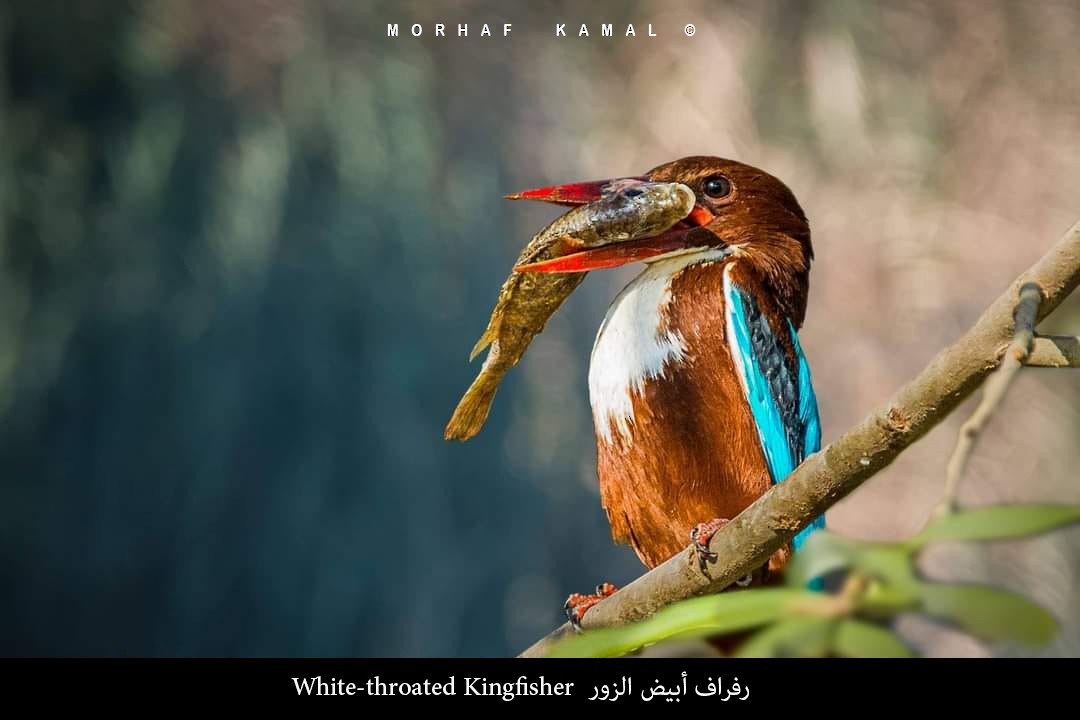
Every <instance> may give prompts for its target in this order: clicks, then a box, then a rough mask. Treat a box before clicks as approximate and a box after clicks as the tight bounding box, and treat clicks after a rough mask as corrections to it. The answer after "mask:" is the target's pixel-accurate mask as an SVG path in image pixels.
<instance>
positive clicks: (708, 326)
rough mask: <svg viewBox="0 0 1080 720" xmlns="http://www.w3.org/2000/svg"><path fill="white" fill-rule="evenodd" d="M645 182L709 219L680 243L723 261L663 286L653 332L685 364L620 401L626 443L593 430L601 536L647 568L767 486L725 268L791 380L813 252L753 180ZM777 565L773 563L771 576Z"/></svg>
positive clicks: (708, 162) (787, 198)
mask: <svg viewBox="0 0 1080 720" xmlns="http://www.w3.org/2000/svg"><path fill="white" fill-rule="evenodd" d="M717 174H723V175H724V176H725V177H726V178H728V179H729V180H730V182H731V186H732V191H731V193H730V195H729V196H728V197H726V198H723V199H721V200H719V201H712V200H711V199H710V198H708V197H707V196H705V195H704V194H702V193H701V191H700V185H701V181H702V180H703V179H704V178H708V177H712V176H715V175H717ZM648 177H649V178H650V179H651V180H664V181H678V182H682V183H684V184H686V185H688V186H690V187H691V188H695V189H696V190H698V194H699V202H700V203H702V204H703V205H705V206H706V207H707V208H708V209H709V211H710V212H711V213H712V214H713V216H714V217H713V219H712V220H711V221H710V222H708V223H707V224H705V225H704V226H702V227H699V228H696V229H694V230H692V231H691V235H696V236H697V239H696V240H695V242H694V244H695V245H700V246H702V247H703V248H704V247H709V248H717V249H723V248H727V249H729V250H730V251H731V254H730V255H729V256H727V257H724V258H722V259H719V260H709V261H702V262H699V263H692V264H689V265H687V266H686V267H685V268H684V269H681V270H679V271H678V272H676V273H675V274H674V275H673V276H672V278H671V281H670V300H669V301H668V303H667V304H666V305H665V306H664V307H663V308H661V311H660V313H659V317H660V318H661V326H660V327H659V328H658V332H659V333H661V334H663V333H668V332H670V331H673V330H677V331H678V332H679V334H680V335H681V337H682V338H683V340H684V344H685V347H686V348H687V351H686V353H685V356H684V357H683V358H682V359H681V361H678V362H672V363H670V364H669V365H667V366H666V367H665V369H664V372H663V374H662V376H660V377H657V378H650V379H648V380H646V381H645V382H644V384H643V386H642V387H641V389H640V391H631V393H632V394H631V403H632V407H633V422H632V423H631V424H630V426H629V429H630V432H629V437H626V436H623V435H620V433H618V432H616V428H615V427H614V424H612V425H611V426H610V427H609V428H600V427H598V428H597V450H598V461H597V471H598V475H599V481H600V492H601V498H602V502H603V505H604V509H605V511H606V512H607V516H608V520H609V522H610V523H611V530H612V536H613V537H614V538H615V540H616V541H619V542H626V543H629V544H630V545H631V546H632V547H633V548H634V551H635V552H636V553H637V555H638V557H639V558H640V559H641V561H642V562H643V563H644V564H645V565H646V566H648V567H654V566H656V565H657V564H659V563H661V562H663V561H664V560H666V559H667V558H669V557H670V556H672V555H673V554H675V553H677V552H679V551H680V550H682V549H683V548H685V547H686V545H687V542H688V537H689V533H690V530H691V528H693V527H694V526H695V525H696V524H698V523H701V522H703V521H706V520H709V519H711V518H714V517H720V518H733V517H735V516H736V515H737V514H738V513H739V512H741V511H742V510H743V509H744V508H746V507H747V506H748V505H749V504H750V503H752V502H753V501H754V500H755V499H757V498H758V497H759V496H760V495H761V494H762V493H763V492H765V491H766V490H767V489H768V488H769V487H770V485H771V484H772V481H771V478H770V475H769V471H768V469H767V465H766V462H765V457H764V454H763V451H762V448H761V444H760V441H759V437H758V431H757V428H756V426H755V424H754V420H753V416H752V414H751V412H750V408H749V406H748V404H747V402H746V400H745V396H744V391H743V388H742V386H741V384H740V379H739V377H738V375H737V374H736V368H735V364H734V360H733V358H732V354H731V351H730V350H729V345H728V338H727V324H726V319H725V317H726V316H725V297H724V274H725V272H726V271H728V268H730V272H731V273H732V279H733V280H734V281H735V282H737V284H738V285H739V286H740V287H741V288H743V289H744V290H745V291H746V292H749V293H750V294H752V296H753V297H754V299H755V300H756V302H757V304H758V306H759V307H760V309H761V311H762V313H763V314H764V315H765V317H766V318H767V319H768V322H769V325H770V327H771V329H772V331H773V333H774V334H775V335H776V336H777V337H778V338H780V339H781V343H782V345H783V349H784V354H785V355H786V356H787V360H788V362H789V363H790V367H791V368H792V370H793V371H795V372H797V368H796V358H795V352H794V348H793V346H792V344H791V341H790V337H789V334H788V332H787V328H786V319H787V318H790V319H791V321H792V323H793V324H794V325H795V327H796V328H797V327H799V326H801V324H802V321H803V317H804V315H805V311H806V297H807V289H808V277H809V267H810V260H811V258H812V249H811V245H810V232H809V227H808V225H807V222H806V218H805V215H804V214H803V212H802V210H801V208H800V207H799V205H798V203H797V201H796V200H795V198H794V196H793V195H792V194H791V192H790V190H788V188H787V187H786V186H785V185H784V184H783V183H781V182H780V181H779V180H777V179H776V178H774V177H772V176H771V175H768V174H767V173H764V172H762V171H760V170H757V169H756V168H752V167H750V166H747V165H743V164H741V163H737V162H733V161H728V160H721V159H717V158H704V157H694V158H686V159H683V160H680V161H677V162H674V163H670V164H668V165H663V166H660V167H658V168H655V169H654V170H652V171H651V172H650V173H649V174H648ZM594 406H595V399H594ZM596 421H597V422H598V423H601V422H611V421H610V420H608V419H606V418H603V417H597V418H596ZM609 437H610V438H611V441H610V442H609V441H608V439H607V438H609ZM787 554H788V553H787V552H786V551H784V552H782V553H780V554H779V555H778V556H776V557H775V558H774V562H773V563H772V564H773V569H777V567H779V566H780V565H782V563H783V561H784V560H785V559H786V557H787Z"/></svg>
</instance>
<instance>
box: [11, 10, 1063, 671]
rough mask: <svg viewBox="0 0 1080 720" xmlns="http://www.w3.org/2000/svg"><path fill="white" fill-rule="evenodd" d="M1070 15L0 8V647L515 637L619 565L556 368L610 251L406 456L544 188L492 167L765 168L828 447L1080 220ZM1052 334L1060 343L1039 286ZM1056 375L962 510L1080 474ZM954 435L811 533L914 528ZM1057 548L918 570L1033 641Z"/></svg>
mask: <svg viewBox="0 0 1080 720" xmlns="http://www.w3.org/2000/svg"><path fill="white" fill-rule="evenodd" d="M388 22H397V23H399V24H400V26H401V28H400V32H401V36H400V37H397V38H388V37H386V27H385V26H386V23H388ZM413 22H419V23H422V24H423V27H424V34H423V35H422V36H421V37H420V38H413V37H411V36H410V35H409V33H408V26H409V25H410V24H411V23H413ZM436 22H443V23H446V24H447V25H448V27H451V28H453V27H456V24H457V23H466V22H467V23H469V24H470V36H469V37H468V38H457V37H453V36H452V37H449V38H434V37H433V34H434V23H436ZM484 22H487V23H490V25H491V27H492V29H493V35H494V37H491V38H486V37H485V38H481V37H479V36H478V35H479V32H480V25H481V24H482V23H484ZM504 22H512V23H513V31H512V34H511V36H510V37H509V38H503V37H501V27H502V23H504ZM556 22H565V23H567V28H568V35H570V37H568V38H559V39H556V38H554V24H555V23H556ZM582 22H585V23H588V24H589V29H590V35H591V36H590V37H589V38H584V37H577V28H578V26H579V25H580V23H582ZM601 22H610V23H613V24H614V26H615V30H616V33H615V34H616V37H613V38H601V37H598V35H599V24H600V23H601ZM649 22H651V23H653V25H654V28H655V32H656V33H657V34H658V36H657V37H656V38H647V37H643V35H644V34H645V29H644V26H645V24H647V23H649ZM691 22H692V23H694V24H695V25H696V26H697V32H696V34H695V35H694V36H693V37H692V38H691V37H687V36H686V35H685V34H684V32H683V27H684V25H685V24H686V23H691ZM627 23H634V24H635V27H636V29H637V32H638V37H636V38H626V37H624V36H623V33H624V32H625V26H626V24H627ZM452 32H453V31H452ZM1078 36H1080V4H1078V3H1075V2H1031V3H1020V2H1007V1H993V0H980V1H977V2H976V1H974V0H973V1H971V2H956V3H938V2H929V1H927V2H881V3H866V2H841V1H835V2H815V3H806V2H797V1H795V0H791V1H787V2H785V1H779V0H778V1H774V2H750V1H749V0H746V1H744V2H728V3H711V2H704V0H701V1H700V2H689V3H685V4H671V3H659V2H657V3H647V2H639V3H611V4H610V6H609V7H605V6H603V5H593V4H590V6H589V8H588V9H581V8H580V7H578V6H577V4H575V3H569V2H567V3H548V4H542V3H529V4H528V5H525V4H521V5H519V6H516V7H515V6H508V5H506V4H504V3H495V2H469V3H461V4H450V3H421V2H407V3H366V2H345V1H340V0H339V1H331V0H326V1H324V2H306V3H301V2H295V1H291V0H263V1H261V2H242V1H240V0H229V1H224V2H223V1H220V0H218V1H213V0H154V1H153V2H145V3H143V2H138V3H136V2H130V3H129V2H119V1H114V2H102V1H100V0H87V1H85V2H78V3H68V2H59V1H58V0H37V1H35V2H26V1H22V0H18V1H16V2H8V3H4V5H3V6H2V7H0V653H3V654H7V655H121V656H127V655H170V656H171V655H180V656H188V655H215V656H217V655H226V656H231V655H318V656H329V655H441V656H455V655H505V654H511V653H513V652H515V651H517V650H519V649H521V648H522V647H524V646H525V645H527V644H528V643H529V642H531V641H532V640H533V639H535V637H537V636H539V635H540V634H542V633H543V632H545V631H546V630H547V629H549V628H550V627H552V626H553V625H554V624H556V623H557V622H558V621H559V620H560V619H561V616H560V610H561V604H562V601H563V599H564V598H565V596H566V594H567V593H569V592H571V591H575V590H586V589H588V588H591V587H592V586H593V585H595V584H596V582H597V581H599V580H611V581H614V582H616V583H623V582H626V581H627V580H629V579H631V578H632V577H634V576H635V575H637V574H638V573H639V572H640V570H641V568H640V566H639V565H638V563H637V561H636V559H635V558H634V557H633V554H632V553H631V552H630V551H629V550H628V549H627V548H625V547H616V546H614V545H612V544H611V542H610V538H609V535H608V530H607V526H606V522H605V519H604V516H603V512H602V510H601V508H600V505H599V501H598V497H597V493H596V489H595V458H594V452H595V447H594V443H593V438H592V428H591V420H590V417H589V413H588V405H587V398H586V386H585V376H586V368H587V358H588V351H589V348H590V347H591V342H592V337H593V335H594V333H595V331H596V328H597V327H598V325H599V323H600V320H601V319H602V317H603V312H604V309H605V307H606V305H607V303H608V302H609V301H610V299H611V298H612V297H613V296H614V293H615V292H616V291H617V290H618V288H619V287H621V285H622V284H624V283H625V282H626V281H627V279H628V278H629V277H631V276H632V274H633V273H634V272H636V271H637V269H636V268H624V269H621V270H619V271H617V272H612V273H607V274H594V276H592V277H590V278H589V280H588V281H587V282H586V283H585V284H584V285H583V287H582V288H581V290H579V291H578V292H577V293H576V294H575V295H574V296H573V297H572V298H571V299H570V300H569V301H568V303H567V304H566V306H565V307H564V308H563V309H562V310H560V312H559V313H558V314H557V316H556V317H555V318H554V319H553V321H552V323H551V324H550V326H549V328H548V330H547V331H546V332H545V333H544V335H543V336H541V337H540V338H538V340H537V341H536V342H535V344H534V346H533V347H532V348H531V349H530V351H529V355H528V356H527V357H526V359H525V361H524V362H523V364H522V366H521V367H519V368H517V369H515V370H514V371H513V372H512V373H511V374H510V375H509V376H508V378H507V380H506V382H505V384H504V386H503V389H502V391H501V392H500V394H499V396H498V397H497V399H496V401H495V405H494V409H493V411H492V415H491V417H490V419H489V421H488V424H487V426H486V427H485V429H484V431H483V432H482V433H481V434H480V435H479V436H478V437H477V438H475V439H474V440H472V441H470V442H469V443H468V444H466V445H464V446H462V445H457V444H453V445H451V444H447V443H444V442H443V441H442V438H441V431H442V427H443V425H444V423H445V421H446V419H447V418H448V416H449V413H450V411H451V409H452V408H453V406H454V404H455V403H456V402H457V399H458V397H459V396H460V393H461V392H462V391H463V390H464V389H465V387H467V385H468V383H469V381H470V380H471V379H472V377H473V374H474V373H475V371H476V370H477V368H478V364H477V365H473V366H469V365H468V364H467V363H466V357H467V354H468V351H469V349H470V348H471V347H472V344H473V342H474V341H475V339H476V337H477V336H478V335H479V333H480V331H481V330H482V329H483V327H484V324H485V323H486V319H487V314H488V312H489V311H490V308H491V305H492V304H493V302H494V299H495V296H496V293H497V289H498V286H499V284H500V283H501V282H502V279H503V278H504V277H505V274H506V272H507V270H508V269H509V266H510V263H511V262H512V260H513V258H514V257H515V256H516V254H517V252H518V250H519V249H520V247H521V246H522V245H523V244H524V242H526V241H527V239H528V238H529V237H530V236H531V235H532V233H533V232H535V231H536V230H538V229H539V228H540V227H542V226H543V225H544V224H545V223H546V222H547V221H549V220H550V219H551V218H552V217H554V215H555V214H556V211H554V210H553V209H551V208H545V207H540V206H527V205H522V204H510V203H506V202H504V201H501V200H500V199H499V198H500V196H501V195H503V194H504V193H506V192H510V191H514V190H519V189H523V188H526V187H535V186H539V185H546V184H550V183H553V182H565V181H571V180H578V179H589V178H598V177H607V176H615V175H621V174H628V173H640V172H643V171H644V170H646V169H648V168H649V167H652V166H653V165H656V164H659V163H661V162H664V161H667V160H670V159H673V158H675V157H679V156H682V155H689V154H717V155H724V156H729V157H735V158H738V159H740V160H743V161H746V162H750V163H752V164H755V165H759V166H761V167H763V168H766V169H768V170H769V171H771V172H773V173H775V174H777V175H778V176H780V177H781V178H783V179H784V180H785V181H786V182H788V184H789V185H791V187H792V189H793V190H794V191H795V193H796V195H797V196H798V197H799V198H800V200H801V201H802V203H803V205H804V207H805V208H806V210H807V213H808V215H809V217H810V220H811V224H812V227H813V229H814V234H815V235H814V237H815V245H816V249H817V256H818V262H817V265H816V266H815V270H814V273H813V279H812V282H813V289H812V292H811V305H810V312H809V316H808V320H807V326H806V329H805V331H804V333H803V338H804V339H803V346H804V348H805V349H806V352H807V354H808V356H809V358H810V361H811V365H812V367H813V369H814V373H815V380H816V385H817V393H818V396H819V398H820V400H821V406H822V407H821V410H822V415H823V429H824V440H825V441H826V442H828V441H830V440H832V439H834V438H835V437H836V436H837V435H838V434H839V433H840V432H841V431H843V430H844V429H845V428H846V427H847V426H849V425H850V424H851V423H853V422H855V421H857V420H859V419H861V418H862V417H863V416H864V415H865V414H866V413H867V412H868V411H869V410H870V409H871V408H872V407H873V406H874V405H875V404H877V403H879V402H881V401H883V400H884V399H885V398H886V397H888V395H889V394H890V393H891V392H892V391H893V390H894V389H895V388H896V387H897V386H898V385H899V384H900V383H901V382H902V381H903V380H905V379H906V378H907V377H909V376H910V375H911V374H912V373H914V372H915V371H916V370H917V369H918V368H920V367H921V366H922V365H923V364H924V363H925V362H926V361H927V360H928V359H929V358H930V357H931V356H932V354H933V353H934V352H935V351H936V350H937V349H938V348H940V347H941V346H942V345H943V344H944V343H946V342H948V341H949V340H950V339H952V338H953V337H955V336H956V335H958V334H959V332H961V331H962V330H963V328H965V327H966V326H967V325H968V324H970V323H971V322H972V321H973V320H974V318H975V317H977V316H978V314H979V312H980V310H981V308H982V307H983V306H984V305H985V304H986V303H987V302H988V301H989V300H990V299H992V298H993V297H995V296H996V295H997V293H998V292H1000V290H1001V289H1002V288H1004V287H1005V286H1006V284H1007V283H1008V282H1009V281H1010V280H1011V279H1012V278H1013V277H1014V276H1015V275H1016V274H1017V273H1019V272H1020V271H1021V270H1022V269H1023V268H1025V267H1026V266H1027V265H1028V264H1029V263H1030V262H1031V261H1032V260H1034V259H1035V258H1037V257H1038V256H1039V255H1041V254H1042V252H1043V251H1044V249H1045V248H1046V247H1048V246H1049V245H1050V243H1051V242H1052V241H1053V240H1054V239H1056V237H1057V236H1058V235H1059V234H1060V233H1061V232H1062V231H1063V230H1064V229H1065V228H1067V227H1068V226H1069V225H1070V224H1071V223H1072V222H1073V221H1074V220H1075V219H1076V217H1077V216H1078V215H1080V195H1078V193H1077V187H1078V185H1080V152H1077V148H1080V112H1078V111H1080V74H1078V73H1076V68H1077V67H1080V44H1078V43H1077V42H1076V38H1077V37H1078ZM1051 326H1052V327H1056V328H1058V329H1060V330H1069V329H1071V332H1072V333H1075V332H1076V331H1077V328H1078V327H1080V312H1078V309H1077V305H1076V303H1075V302H1073V303H1071V304H1070V305H1068V306H1067V307H1066V308H1064V309H1063V310H1062V311H1060V312H1059V313H1058V314H1057V316H1055V318H1053V319H1052V320H1051ZM1078 400H1080V383H1078V382H1077V374H1076V373H1075V372H1067V371H1053V372H1048V371H1029V372H1027V373H1025V375H1024V377H1022V378H1021V380H1020V382H1019V383H1018V385H1017V389H1016V391H1015V392H1014V394H1013V395H1012V396H1010V399H1009V401H1008V405H1007V408H1006V415H1007V417H1008V418H1009V421H1008V422H1004V421H1002V422H998V423H996V424H995V425H993V426H992V427H991V429H990V435H989V438H988V439H987V441H986V442H985V443H984V444H983V445H982V446H981V449H980V451H979V455H978V456H977V457H976V458H975V459H974V460H973V462H972V465H971V472H970V473H969V476H968V479H967V480H966V481H965V491H964V493H963V499H965V500H966V501H968V502H970V503H979V502H990V501H996V502H1001V501H1010V500H1020V499H1042V500H1057V501H1072V502H1076V501H1078V500H1080V483H1077V477H1076V466H1077V465H1076V463H1077V461H1078V459H1080V447H1078V445H1077V443H1076V439H1077V436H1078V429H1080V417H1078V414H1077V411H1076V407H1077V401H1078ZM956 422H957V420H956V419H954V420H953V421H952V422H951V423H949V424H946V425H945V426H943V427H942V428H940V429H938V430H937V431H935V432H934V433H932V434H931V435H930V436H929V437H928V438H927V439H926V440H924V441H922V442H921V443H920V444H919V445H918V446H917V447H915V448H913V449H912V451H910V452H909V453H908V454H906V455H905V457H904V458H903V459H902V460H901V461H900V462H898V463H897V464H896V465H895V466H893V467H892V468H890V469H889V470H888V471H887V472H885V473H883V474H882V475H880V476H879V477H877V478H875V479H874V480H873V481H871V482H870V483H869V484H868V485H867V486H866V487H864V488H863V489H862V490H860V491H859V492H858V493H856V494H855V495H854V496H852V497H851V498H849V499H848V500H846V501H844V502H843V503H841V504H840V505H839V506H837V508H835V509H834V510H833V511H832V512H830V514H829V520H830V524H831V525H832V526H833V527H834V528H836V529H838V530H840V531H841V532H847V533H851V534H856V535H859V536H862V537H881V538H895V537H902V536H904V535H906V534H909V533H911V532H913V531H915V530H917V529H918V528H919V527H921V525H922V523H923V522H924V521H925V519H926V516H927V513H928V512H929V510H930V508H931V507H932V506H933V504H934V503H935V502H936V500H937V497H938V495H939V494H940V489H941V480H942V477H943V473H944V464H945V460H946V458H947V453H948V451H949V448H950V447H951V444H952V442H953V439H954V437H955V429H956ZM1078 558H1080V535H1078V534H1077V533H1076V532H1075V531H1068V532H1063V533H1059V534H1057V535H1055V536H1052V537H1049V538H1043V539H1038V540H1034V541H1029V542H1025V543H1012V544H1008V545H999V546H994V547H992V548H988V549H980V550H969V549H955V550H950V551H945V552H942V553H939V554H938V555H937V556H936V557H933V558H930V560H929V562H928V565H927V570H928V572H932V573H936V574H939V575H947V576H950V577H957V578H962V579H972V580H984V581H991V582H994V583H997V584H1003V585H1008V586H1010V587H1013V588H1014V589H1018V590H1021V591H1023V592H1024V593H1025V594H1027V595H1030V596H1032V597H1034V598H1035V599H1036V600H1038V601H1040V602H1041V603H1042V604H1044V605H1045V606H1047V607H1048V608H1050V609H1051V611H1052V612H1054V613H1055V614H1056V615H1057V616H1058V617H1059V618H1061V619H1063V620H1064V621H1065V628H1064V631H1063V633H1062V636H1061V638H1060V639H1059V640H1058V642H1057V643H1056V644H1055V645H1054V646H1052V647H1051V648H1049V649H1048V650H1047V651H1046V652H1047V653H1049V654H1075V652H1076V651H1077V649H1078V648H1080V628H1078V627H1077V624H1078V623H1076V621H1075V618H1077V617H1078V616H1080V601H1078V597H1077V594H1076V592H1075V587H1076V586H1077V580H1078V578H1077V575H1078V573H1080V560H1078ZM1070 619H1071V620H1072V622H1069V621H1070ZM904 630H905V632H907V633H908V636H909V638H910V639H911V641H912V642H913V643H915V644H916V645H918V646H919V647H920V648H922V649H924V650H925V651H927V652H930V653H932V654H988V653H992V652H993V653H1009V652H1011V650H1009V649H1008V648H988V647H985V646H982V645H979V644H977V643H975V642H974V641H971V640H969V639H967V638H965V637H964V636H960V635H958V634H956V633H952V632H950V631H947V630H945V629H944V628H941V627H937V626H932V625H928V624H926V623H921V622H917V621H911V622H907V623H905V627H904Z"/></svg>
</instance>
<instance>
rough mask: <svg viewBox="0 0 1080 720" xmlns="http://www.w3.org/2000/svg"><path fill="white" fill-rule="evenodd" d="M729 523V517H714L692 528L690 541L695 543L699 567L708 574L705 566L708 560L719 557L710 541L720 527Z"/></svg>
mask: <svg viewBox="0 0 1080 720" xmlns="http://www.w3.org/2000/svg"><path fill="white" fill-rule="evenodd" d="M727 524H728V520H727V518H713V519H712V520H710V521H709V522H703V523H698V524H697V525H695V526H694V527H693V528H692V529H691V530H690V542H691V543H693V545H694V552H695V554H696V555H697V559H698V567H700V568H701V572H702V573H703V574H705V575H708V572H707V571H706V567H705V564H706V562H708V561H710V560H715V559H716V557H717V555H716V553H714V552H713V551H712V550H710V549H709V541H710V540H712V537H713V535H715V534H716V533H717V531H718V530H719V529H720V528H722V527H724V526H725V525H727Z"/></svg>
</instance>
